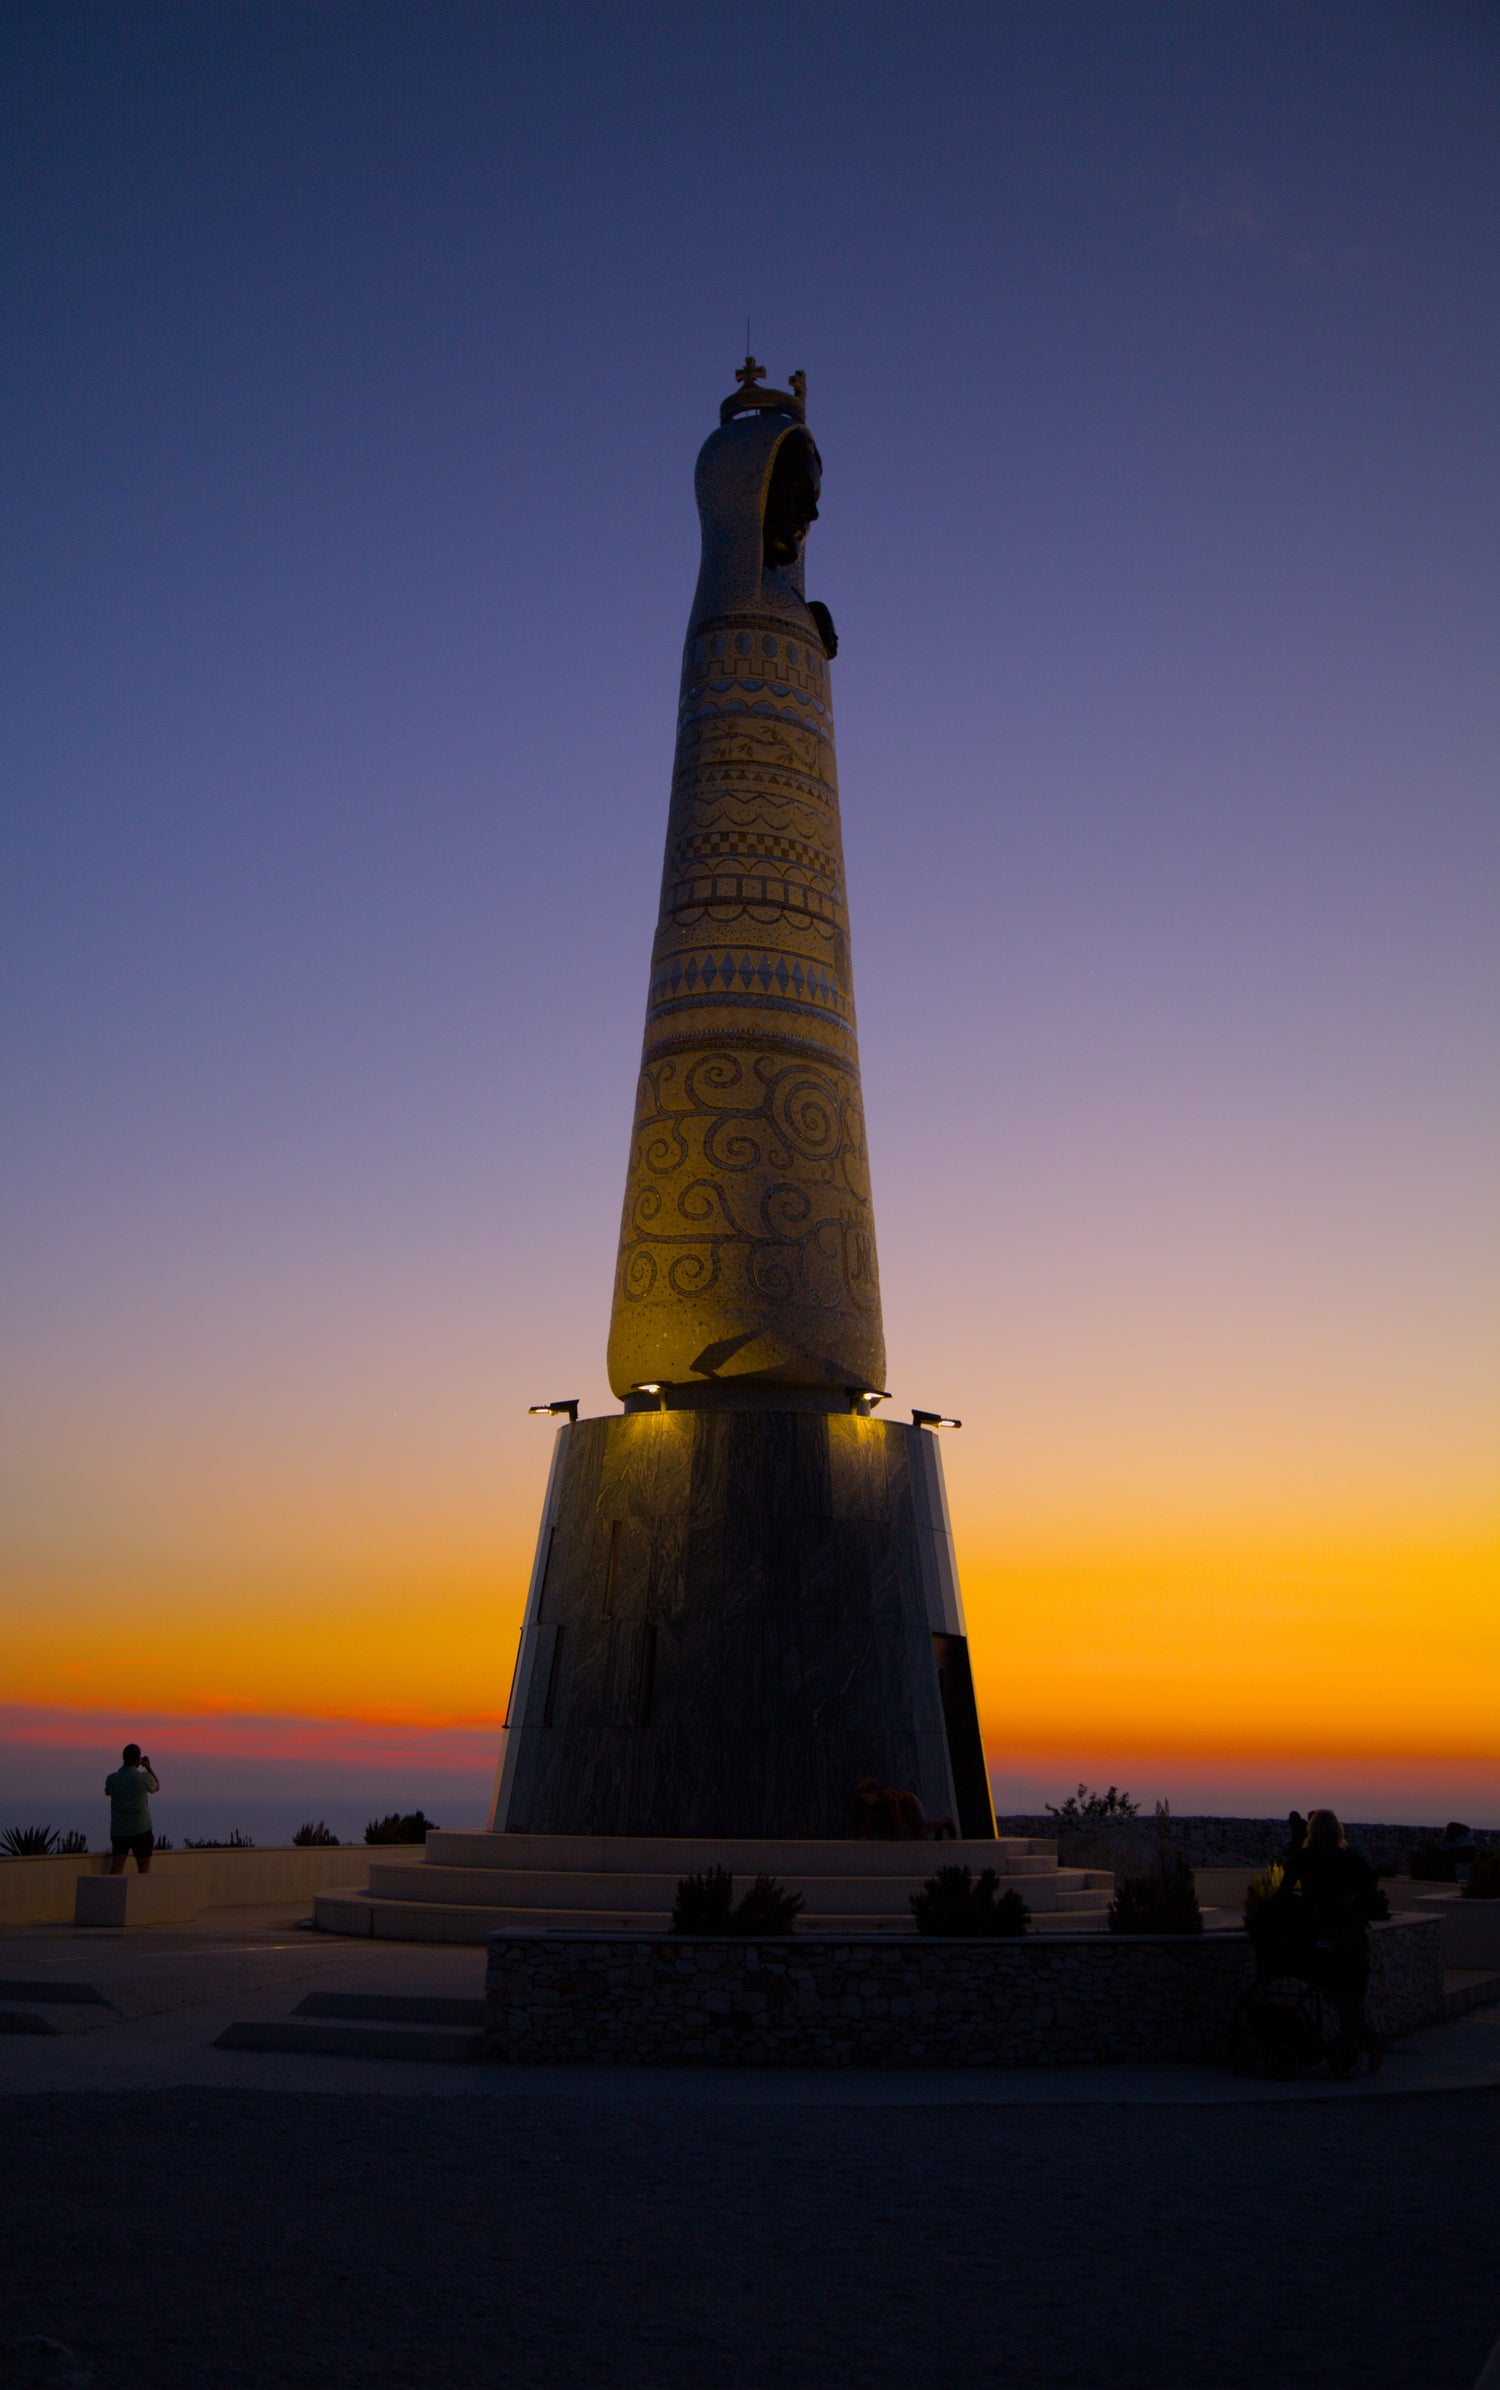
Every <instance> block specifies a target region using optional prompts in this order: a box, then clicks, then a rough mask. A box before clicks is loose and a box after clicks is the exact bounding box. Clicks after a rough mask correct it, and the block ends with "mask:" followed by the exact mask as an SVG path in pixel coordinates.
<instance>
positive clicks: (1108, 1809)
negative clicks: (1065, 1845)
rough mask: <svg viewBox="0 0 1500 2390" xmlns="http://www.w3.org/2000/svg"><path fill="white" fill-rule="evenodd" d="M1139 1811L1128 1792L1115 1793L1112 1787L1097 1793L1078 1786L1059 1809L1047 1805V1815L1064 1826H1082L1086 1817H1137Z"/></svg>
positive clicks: (1085, 1786) (1086, 1787) (1084, 1786)
mask: <svg viewBox="0 0 1500 2390" xmlns="http://www.w3.org/2000/svg"><path fill="white" fill-rule="evenodd" d="M1140 1810H1141V1805H1140V1803H1139V1801H1132V1799H1131V1797H1130V1795H1129V1793H1128V1792H1117V1791H1116V1789H1115V1787H1114V1785H1111V1786H1110V1788H1109V1790H1108V1792H1102V1793H1097V1792H1090V1791H1089V1788H1088V1786H1087V1785H1086V1784H1080V1785H1079V1787H1078V1790H1077V1792H1076V1793H1069V1795H1068V1797H1067V1799H1066V1800H1065V1801H1064V1803H1063V1805H1062V1807H1061V1808H1060V1809H1058V1808H1057V1807H1055V1806H1054V1804H1053V1803H1052V1802H1051V1801H1049V1802H1048V1803H1047V1815H1048V1816H1049V1817H1055V1818H1056V1819H1057V1821H1058V1823H1059V1824H1060V1825H1064V1826H1079V1825H1082V1823H1083V1821H1084V1819H1085V1818H1086V1817H1139V1815H1140Z"/></svg>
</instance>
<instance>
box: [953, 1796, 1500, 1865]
mask: <svg viewBox="0 0 1500 2390" xmlns="http://www.w3.org/2000/svg"><path fill="white" fill-rule="evenodd" d="M1162 1823H1163V1826H1164V1828H1165V1831H1166V1835H1167V1838H1168V1839H1169V1841H1170V1843H1171V1846H1172V1848H1173V1850H1174V1851H1176V1852H1177V1853H1178V1854H1179V1855H1180V1856H1181V1857H1182V1858H1184V1859H1186V1861H1187V1862H1188V1865H1189V1866H1190V1867H1240V1866H1244V1867H1267V1866H1269V1865H1270V1863H1271V1861H1272V1860H1273V1859H1279V1858H1280V1856H1281V1854H1282V1852H1283V1851H1284V1850H1285V1848H1286V1819H1285V1818H1284V1817H1175V1816H1174V1817H1169V1818H1166V1819H1164V1820H1163V1821H1162ZM995 1824H996V1828H997V1830H998V1831H999V1832H1000V1833H1001V1834H1030V1835H1044V1836H1046V1837H1047V1838H1048V1839H1049V1840H1051V1841H1054V1842H1056V1844H1057V1855H1058V1858H1059V1860H1060V1861H1061V1862H1062V1864H1063V1866H1064V1867H1113V1868H1114V1869H1116V1870H1117V1872H1119V1873H1120V1874H1129V1873H1131V1872H1132V1871H1133V1870H1137V1869H1139V1870H1144V1869H1146V1868H1149V1867H1152V1866H1155V1865H1156V1864H1157V1860H1158V1852H1159V1847H1160V1846H1159V1842H1158V1827H1157V1821H1156V1819H1155V1818H1154V1817H1153V1816H1151V1815H1150V1814H1149V1813H1148V1814H1146V1815H1145V1816H1142V1817H1134V1818H1123V1819H1110V1818H1085V1819H1082V1820H1080V1822H1079V1823H1078V1824H1077V1825H1068V1824H1065V1823H1064V1821H1063V1820H1062V1819H1061V1818H1057V1817H1054V1816H1052V1815H1051V1813H1050V1812H1049V1811H1046V1810H1044V1811H1042V1812H1041V1813H1040V1814H1036V1813H1034V1812H1031V1811H1023V1812H1021V1813H1019V1814H1017V1815H1014V1816H1010V1817H997V1818H996V1820H995ZM1441 1831H1442V1830H1441V1828H1440V1827H1437V1826H1379V1825H1354V1824H1351V1823H1350V1822H1349V1821H1348V1820H1347V1819H1346V1820H1345V1823H1344V1832H1345V1834H1346V1835H1347V1837H1348V1839H1349V1841H1350V1843H1351V1844H1352V1845H1353V1847H1354V1849H1355V1850H1357V1851H1361V1852H1363V1854H1364V1856H1365V1857H1366V1858H1367V1859H1368V1860H1369V1862H1370V1865H1371V1866H1372V1867H1397V1868H1404V1867H1405V1866H1406V1862H1407V1860H1408V1859H1409V1858H1410V1856H1411V1853H1412V1852H1413V1851H1414V1850H1415V1849H1416V1847H1417V1845H1418V1843H1419V1842H1434V1841H1437V1840H1439V1839H1441ZM1474 1839H1475V1841H1476V1843H1477V1844H1478V1846H1479V1848H1480V1850H1482V1851H1485V1850H1500V1828H1496V1827H1493V1826H1480V1827H1478V1828H1477V1829H1476V1832H1475V1837H1474Z"/></svg>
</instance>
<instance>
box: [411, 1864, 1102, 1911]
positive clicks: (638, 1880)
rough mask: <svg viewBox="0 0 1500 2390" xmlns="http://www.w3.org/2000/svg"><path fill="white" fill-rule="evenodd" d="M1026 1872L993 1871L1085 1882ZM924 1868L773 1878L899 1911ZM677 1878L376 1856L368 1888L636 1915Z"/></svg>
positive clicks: (1026, 1891)
mask: <svg viewBox="0 0 1500 2390" xmlns="http://www.w3.org/2000/svg"><path fill="white" fill-rule="evenodd" d="M1022 1864H1023V1865H1024V1866H1029V1867H1030V1868H1032V1869H1033V1870H1034V1872H1032V1873H1027V1874H1021V1873H1012V1872H1011V1871H1009V1870H1007V1871H1006V1872H1004V1873H1003V1874H1001V1876H1000V1881H1001V1885H1002V1887H1003V1888H1005V1889H1007V1890H1011V1889H1013V1890H1015V1891H1018V1892H1019V1893H1020V1894H1021V1895H1022V1897H1023V1899H1026V1900H1035V1901H1038V1902H1040V1903H1041V1904H1042V1905H1044V1906H1048V1907H1050V1906H1052V1905H1053V1903H1054V1900H1055V1898H1056V1889H1057V1887H1058V1886H1059V1885H1061V1884H1066V1885H1067V1887H1068V1890H1069V1892H1070V1894H1071V1892H1072V1891H1073V1889H1074V1888H1075V1887H1076V1888H1077V1889H1078V1890H1079V1891H1080V1893H1081V1892H1082V1891H1083V1889H1084V1887H1083V1884H1082V1878H1081V1871H1074V1870H1071V1869H1068V1870H1059V1869H1057V1868H1054V1867H1053V1866H1052V1865H1051V1864H1050V1863H1049V1862H1047V1861H1045V1860H1037V1861H1030V1862H1023V1863H1022ZM932 1872H933V1871H932V1869H931V1868H930V1867H923V1868H920V1869H915V1868H914V1869H913V1870H912V1871H911V1872H910V1873H909V1874H906V1875H899V1876H898V1875H880V1876H870V1875H844V1874H842V1873H839V1874H835V1873H831V1872H830V1873H818V1874H798V1873H796V1872H794V1871H792V1870H788V1871H787V1872H786V1873H784V1874H783V1875H781V1876H779V1877H778V1879H777V1880H778V1882H780V1883H783V1884H785V1885H786V1887H787V1889H788V1890H789V1891H792V1892H800V1893H801V1894H802V1895H803V1899H804V1901H805V1903H806V1905H807V1906H808V1907H809V1908H818V1909H829V1910H832V1911H833V1912H834V1913H836V1914H837V1913H840V1912H842V1911H844V1910H850V1911H853V1910H865V1909H871V1910H887V1909H889V1910H901V1911H904V1910H905V1908H906V1906H907V1903H908V1901H909V1900H910V1897H911V1895H912V1893H913V1892H914V1891H916V1890H917V1888H918V1887H919V1886H920V1885H921V1884H922V1882H923V1881H924V1880H925V1878H926V1877H927V1876H928V1875H930V1874H931V1873H932ZM681 1880H682V1879H681V1877H680V1876H676V1875H671V1874H665V1873H662V1874H650V1875H647V1874H629V1875H627V1874H624V1873H621V1872H617V1871H613V1870H612V1871H610V1872H608V1873H587V1872H585V1871H584V1870H582V1869H579V1870H576V1871H573V1872H566V1871H564V1870H562V1869H559V1868H549V1869H547V1870H545V1871H543V1870H542V1869H540V1868H535V1869H510V1868H504V1869H502V1868H493V1867H448V1866H442V1865H436V1866H435V1865H434V1864H433V1863H432V1861H431V1860H428V1861H426V1862H425V1863H424V1864H423V1865H422V1866H421V1867H417V1868H410V1867H399V1868H398V1867H389V1868H388V1867H384V1866H382V1865H381V1864H380V1863H379V1862H378V1861H377V1862H376V1863H375V1864H374V1865H372V1867H371V1869H370V1882H369V1890H370V1891H371V1892H372V1893H373V1894H375V1895H376V1896H377V1897H379V1898H380V1899H383V1900H406V1901H410V1900H431V1901H453V1902H457V1903H458V1904H459V1905H460V1906H470V1905H474V1904H482V1905H485V1906H488V1905H490V1904H498V1905H500V1906H502V1907H505V1908H517V1909H519V1908H539V1909H540V1908H548V1909H550V1908H576V1909H625V1910H634V1911H639V1912H641V1913H642V1914H648V1913H655V1912H657V1911H665V1910H670V1909H671V1906H672V1903H673V1901H674V1900H675V1898H676V1896H677V1887H678V1884H679V1883H680V1882H681ZM734 1880H735V1885H736V1889H737V1890H740V1891H743V1890H744V1889H745V1888H746V1887H747V1886H748V1885H749V1884H750V1882H751V1881H752V1880H753V1879H752V1878H751V1876H750V1875H749V1874H748V1873H745V1874H741V1875H737V1876H736V1877H735V1879H734Z"/></svg>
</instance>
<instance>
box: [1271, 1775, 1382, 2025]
mask: <svg viewBox="0 0 1500 2390" xmlns="http://www.w3.org/2000/svg"><path fill="white" fill-rule="evenodd" d="M1278 1899H1279V1900H1281V1901H1283V1902H1285V1903H1286V1904H1287V1905H1288V1907H1290V1905H1291V1903H1292V1902H1294V1901H1295V1903H1296V1904H1297V1909H1298V1912H1299V1914H1298V1925H1299V1928H1300V1933H1301V1936H1302V1938H1303V1941H1304V1944H1305V1946H1306V1948H1307V1950H1308V1955H1309V1958H1310V1959H1311V1961H1312V1964H1313V1968H1314V1970H1315V1973H1314V1980H1315V1981H1317V1982H1319V1983H1320V1984H1321V1985H1322V1987H1323V1989H1324V1990H1325V1991H1326V1992H1327V1993H1328V1996H1329V1998H1330V1999H1331V2000H1332V2002H1333V2004H1334V2007H1335V2008H1336V2009H1337V2010H1338V2012H1339V2026H1340V2036H1339V2040H1340V2051H1341V2054H1342V2056H1343V2057H1344V2059H1345V2060H1346V2061H1348V2062H1349V2065H1350V2071H1351V2073H1352V2071H1353V2069H1354V2067H1356V2066H1357V2065H1358V2064H1359V2052H1360V2050H1361V2049H1362V2048H1363V2049H1364V2050H1365V2051H1366V2052H1367V2053H1368V2055H1369V2060H1370V2066H1371V2069H1372V2071H1373V2070H1374V2068H1375V2067H1377V2066H1378V2065H1379V2064H1380V2060H1381V2058H1382V2057H1383V2056H1384V2046H1383V2044H1382V2043H1381V2042H1380V2040H1379V2038H1378V2036H1376V2035H1375V2034H1372V2033H1371V2032H1370V2030H1369V2028H1368V2026H1367V2025H1366V2023H1365V1990H1366V1987H1367V1985H1368V1984H1369V1980H1370V1926H1371V1922H1372V1921H1373V1920H1374V1919H1377V1918H1381V1917H1389V1915H1390V1913H1391V1905H1390V1902H1389V1901H1388V1900H1387V1899H1386V1896H1385V1894H1384V1893H1383V1892H1382V1891H1381V1889H1380V1886H1379V1884H1378V1883H1377V1882H1376V1880H1375V1870H1374V1868H1373V1867H1372V1866H1371V1865H1370V1863H1369V1861H1368V1859H1364V1858H1362V1857H1361V1856H1360V1854H1359V1852H1358V1851H1352V1850H1351V1849H1350V1848H1349V1844H1348V1841H1347V1839H1346V1837H1345V1834H1344V1829H1343V1827H1342V1826H1341V1825H1340V1824H1339V1821H1338V1819H1337V1817H1336V1816H1335V1815H1334V1813H1333V1811H1332V1810H1331V1809H1315V1810H1314V1811H1313V1813H1312V1815H1311V1817H1310V1818H1309V1819H1308V1821H1307V1840H1306V1842H1305V1843H1304V1844H1303V1846H1302V1848H1301V1850H1300V1851H1298V1852H1296V1853H1295V1855H1294V1856H1293V1857H1292V1858H1290V1859H1289V1860H1288V1862H1287V1868H1286V1877H1285V1880H1284V1882H1283V1884H1282V1887H1281V1892H1280V1894H1279V1895H1278Z"/></svg>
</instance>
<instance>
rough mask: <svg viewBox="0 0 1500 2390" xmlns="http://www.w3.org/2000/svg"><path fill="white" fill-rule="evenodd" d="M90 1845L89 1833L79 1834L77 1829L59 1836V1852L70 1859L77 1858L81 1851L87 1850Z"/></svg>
mask: <svg viewBox="0 0 1500 2390" xmlns="http://www.w3.org/2000/svg"><path fill="white" fill-rule="evenodd" d="M88 1847H89V1838H88V1836H87V1834H79V1833H77V1832H76V1831H75V1832H74V1833H72V1834H59V1836H58V1838H57V1848H58V1851H59V1853H60V1854H61V1855H63V1856H66V1857H67V1858H69V1859H74V1858H76V1857H77V1856H78V1854H79V1852H80V1851H86V1850H87V1849H88Z"/></svg>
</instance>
